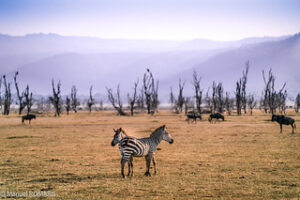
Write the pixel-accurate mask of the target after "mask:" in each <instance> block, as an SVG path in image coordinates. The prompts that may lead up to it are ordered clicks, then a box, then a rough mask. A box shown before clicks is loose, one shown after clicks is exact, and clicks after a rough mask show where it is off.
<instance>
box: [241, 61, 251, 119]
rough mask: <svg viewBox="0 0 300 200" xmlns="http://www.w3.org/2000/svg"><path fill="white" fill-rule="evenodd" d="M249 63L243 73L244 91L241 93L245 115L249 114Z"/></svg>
mask: <svg viewBox="0 0 300 200" xmlns="http://www.w3.org/2000/svg"><path fill="white" fill-rule="evenodd" d="M249 66H250V64H249V61H247V62H246V69H245V71H243V76H242V91H241V103H242V109H243V110H244V114H246V113H247V96H246V86H247V81H248V71H249Z"/></svg>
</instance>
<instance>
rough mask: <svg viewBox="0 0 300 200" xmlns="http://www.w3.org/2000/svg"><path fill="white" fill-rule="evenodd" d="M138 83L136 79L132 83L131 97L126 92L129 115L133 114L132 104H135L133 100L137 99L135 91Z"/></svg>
mask: <svg viewBox="0 0 300 200" xmlns="http://www.w3.org/2000/svg"><path fill="white" fill-rule="evenodd" d="M138 84H139V80H137V81H136V82H135V83H134V88H133V96H132V97H130V95H129V94H127V96H128V103H129V106H130V114H131V116H133V113H134V108H135V107H134V106H135V102H136V100H137V92H136V90H137V86H138Z"/></svg>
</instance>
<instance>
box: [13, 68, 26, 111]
mask: <svg viewBox="0 0 300 200" xmlns="http://www.w3.org/2000/svg"><path fill="white" fill-rule="evenodd" d="M18 74H19V72H18V71H17V72H16V73H15V76H14V81H15V87H16V91H17V97H18V101H19V102H18V103H17V104H19V115H21V114H22V110H23V109H24V108H25V106H26V102H25V100H24V92H22V94H20V90H19V85H18V83H17V76H18Z"/></svg>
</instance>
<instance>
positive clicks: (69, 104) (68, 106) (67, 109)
mask: <svg viewBox="0 0 300 200" xmlns="http://www.w3.org/2000/svg"><path fill="white" fill-rule="evenodd" d="M65 108H66V111H67V115H69V112H70V110H71V99H70V98H69V96H67V97H66V104H65Z"/></svg>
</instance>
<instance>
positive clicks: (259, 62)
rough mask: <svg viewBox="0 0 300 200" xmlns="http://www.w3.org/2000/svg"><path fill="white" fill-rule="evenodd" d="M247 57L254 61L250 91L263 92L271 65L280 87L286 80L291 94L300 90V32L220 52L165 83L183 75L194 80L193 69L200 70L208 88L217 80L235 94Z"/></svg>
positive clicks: (171, 83)
mask: <svg viewBox="0 0 300 200" xmlns="http://www.w3.org/2000/svg"><path fill="white" fill-rule="evenodd" d="M247 60H249V61H250V70H249V76H248V88H249V90H250V92H252V93H255V94H256V95H258V96H259V95H261V91H262V89H263V86H264V83H263V79H262V70H265V71H268V70H269V69H270V68H272V70H273V72H274V74H275V76H276V82H275V87H276V88H277V89H278V88H279V87H281V86H282V85H283V83H284V82H286V83H287V87H286V88H287V89H288V93H289V94H290V95H296V94H297V93H299V92H300V90H299V85H300V34H296V35H294V36H291V37H289V38H286V39H283V40H280V41H271V42H263V43H258V44H252V45H247V46H243V47H239V48H235V49H232V50H228V51H225V52H222V53H219V54H218V55H216V56H213V57H211V58H210V59H208V60H206V61H205V62H202V63H198V64H197V65H195V66H193V68H191V69H188V70H185V71H184V72H181V73H180V74H177V75H176V76H172V77H170V78H169V79H167V80H164V83H163V84H167V83H169V84H170V85H174V84H176V83H178V79H179V78H181V79H183V80H191V77H192V73H193V70H196V71H197V72H198V73H199V74H200V75H201V76H202V83H203V87H204V89H206V88H208V87H209V86H211V85H212V82H213V81H216V82H219V81H220V82H222V83H223V85H224V87H225V90H227V91H231V94H233V93H234V89H235V84H236V81H237V80H238V78H239V77H241V76H242V71H243V70H244V68H245V63H246V61H247Z"/></svg>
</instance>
